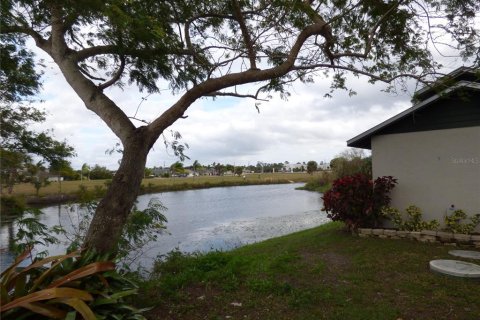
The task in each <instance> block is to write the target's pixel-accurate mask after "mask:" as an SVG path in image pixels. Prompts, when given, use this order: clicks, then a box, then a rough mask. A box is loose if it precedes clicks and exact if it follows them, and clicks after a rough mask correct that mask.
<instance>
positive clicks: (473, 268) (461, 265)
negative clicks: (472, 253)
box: [430, 260, 480, 278]
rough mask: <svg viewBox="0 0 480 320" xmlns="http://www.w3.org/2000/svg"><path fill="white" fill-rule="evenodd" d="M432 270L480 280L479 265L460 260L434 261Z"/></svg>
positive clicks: (431, 264)
mask: <svg viewBox="0 0 480 320" xmlns="http://www.w3.org/2000/svg"><path fill="white" fill-rule="evenodd" d="M430 270H433V271H436V272H440V273H443V274H448V275H450V276H455V277H462V278H480V266H479V265H478V264H474V263H470V262H465V261H459V260H432V261H430Z"/></svg>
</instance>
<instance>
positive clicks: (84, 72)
mask: <svg viewBox="0 0 480 320" xmlns="http://www.w3.org/2000/svg"><path fill="white" fill-rule="evenodd" d="M78 70H80V72H81V73H83V75H85V76H87V77H88V78H90V79H92V80H97V81H107V79H104V78H100V77H95V76H93V75H91V74H90V73H89V72H88V71H87V70H85V69H84V68H82V67H80V66H78Z"/></svg>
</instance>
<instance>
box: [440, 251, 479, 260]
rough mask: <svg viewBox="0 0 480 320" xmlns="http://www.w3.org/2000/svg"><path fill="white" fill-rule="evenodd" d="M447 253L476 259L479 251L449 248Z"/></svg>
mask: <svg viewBox="0 0 480 320" xmlns="http://www.w3.org/2000/svg"><path fill="white" fill-rule="evenodd" d="M448 253H449V254H451V255H452V256H455V257H460V258H467V259H478V260H480V252H479V251H472V250H450V251H448Z"/></svg>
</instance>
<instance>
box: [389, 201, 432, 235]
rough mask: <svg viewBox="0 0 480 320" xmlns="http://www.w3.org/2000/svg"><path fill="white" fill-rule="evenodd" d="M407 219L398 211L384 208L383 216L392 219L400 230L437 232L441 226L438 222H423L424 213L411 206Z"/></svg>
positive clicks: (408, 209) (407, 209)
mask: <svg viewBox="0 0 480 320" xmlns="http://www.w3.org/2000/svg"><path fill="white" fill-rule="evenodd" d="M405 213H406V216H407V218H406V219H404V218H403V215H402V214H401V213H400V211H399V210H398V209H395V208H392V207H387V206H386V207H383V208H382V214H383V215H384V216H385V217H386V218H388V219H390V220H391V221H392V222H393V224H394V225H395V227H396V228H398V230H406V231H421V230H437V229H438V228H439V227H440V224H439V223H438V221H437V220H435V219H434V220H430V221H423V220H422V211H421V210H420V208H418V207H416V206H414V205H411V206H408V207H407V208H406V209H405Z"/></svg>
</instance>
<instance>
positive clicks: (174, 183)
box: [2, 172, 323, 204]
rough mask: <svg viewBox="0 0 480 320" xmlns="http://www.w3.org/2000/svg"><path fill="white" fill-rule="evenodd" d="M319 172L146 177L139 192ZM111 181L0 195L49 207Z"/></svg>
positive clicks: (25, 186)
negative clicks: (51, 204)
mask: <svg viewBox="0 0 480 320" xmlns="http://www.w3.org/2000/svg"><path fill="white" fill-rule="evenodd" d="M322 175H323V174H322V172H315V173H313V174H307V173H304V172H294V173H252V174H245V175H243V176H233V175H232V176H197V177H169V178H147V179H144V180H143V182H142V187H141V193H142V194H147V193H156V192H168V191H182V190H191V189H202V188H213V187H229V186H242V185H260V184H282V183H299V182H305V183H307V182H308V181H313V180H315V179H320V178H321V177H322ZM109 183H110V180H108V179H101V180H82V181H80V180H74V181H61V182H56V181H55V182H51V183H50V184H48V185H47V186H45V187H43V188H41V189H40V190H39V193H38V196H37V195H36V194H37V191H36V189H35V187H34V185H32V184H31V183H19V184H16V185H15V188H14V189H13V192H12V194H11V195H5V194H3V195H2V198H9V197H14V198H17V199H20V200H21V201H23V202H27V203H32V204H35V203H36V204H49V203H58V202H65V201H75V200H76V197H77V195H78V194H79V193H80V192H85V191H87V192H90V193H93V194H94V195H96V196H97V197H101V196H103V194H104V192H105V191H106V189H107V187H108V185H109Z"/></svg>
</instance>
